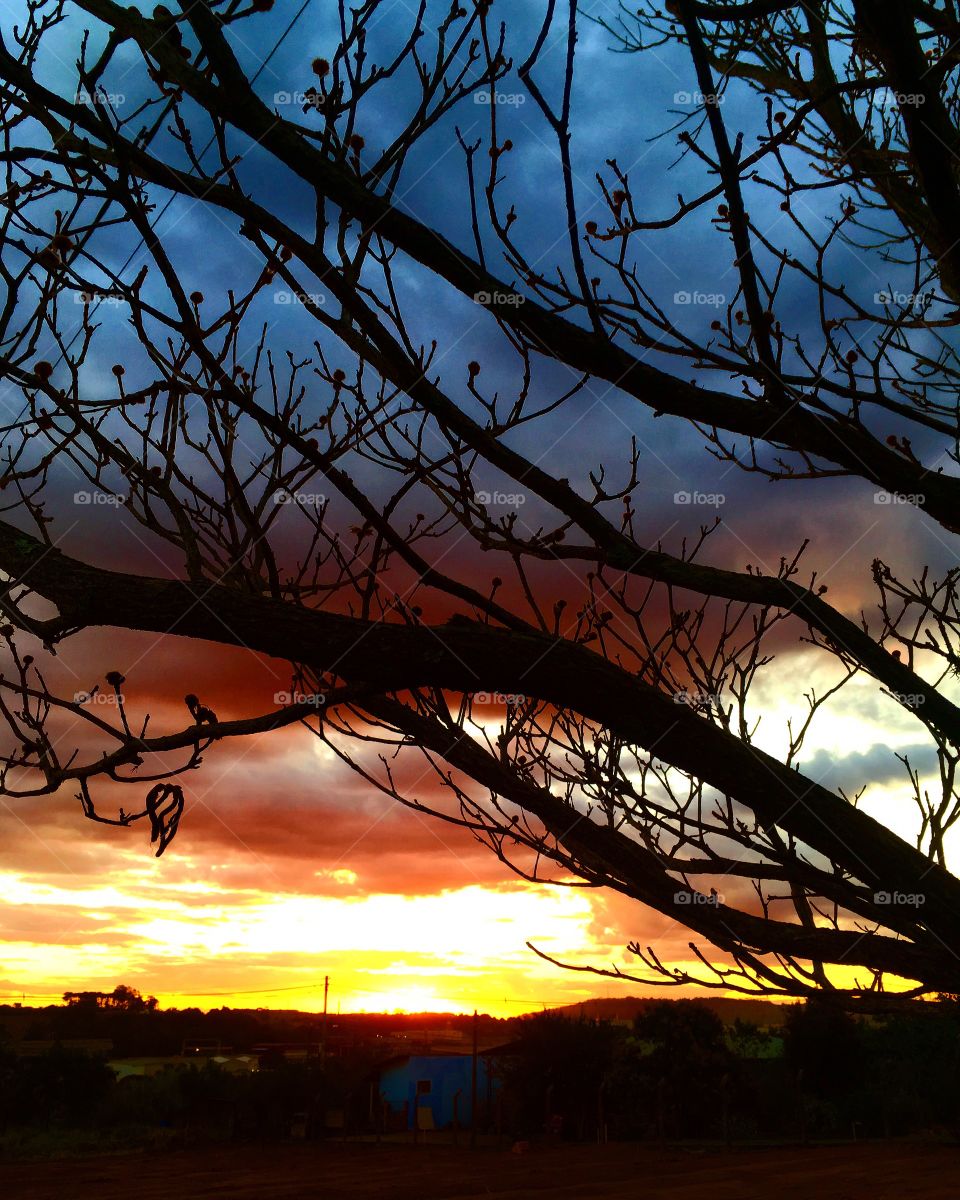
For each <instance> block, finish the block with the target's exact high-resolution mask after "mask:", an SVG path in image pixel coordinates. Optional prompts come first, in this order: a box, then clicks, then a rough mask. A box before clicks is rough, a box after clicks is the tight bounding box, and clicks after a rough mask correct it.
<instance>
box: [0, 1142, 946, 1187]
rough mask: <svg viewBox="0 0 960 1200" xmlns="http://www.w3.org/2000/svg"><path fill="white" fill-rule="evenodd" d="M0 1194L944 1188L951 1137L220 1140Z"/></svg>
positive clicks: (17, 1182) (25, 1179) (29, 1170)
mask: <svg viewBox="0 0 960 1200" xmlns="http://www.w3.org/2000/svg"><path fill="white" fill-rule="evenodd" d="M0 1196H3V1197H4V1198H5V1200H94V1198H95V1200H121V1197H122V1198H123V1200H313V1198H316V1200H321V1198H322V1200H374V1198H376V1200H466V1198H467V1197H475V1196H495V1197H499V1200H519V1198H520V1197H534V1198H542V1200H546V1198H547V1197H550V1198H551V1200H553V1198H569V1200H594V1198H595V1200H951V1198H953V1197H958V1196H960V1148H952V1147H945V1146H918V1145H899V1144H893V1145H891V1144H888V1143H885V1144H880V1145H878V1144H869V1143H860V1144H859V1145H856V1146H829V1147H812V1148H807V1149H801V1148H799V1147H797V1148H791V1149H765V1150H730V1151H726V1152H723V1151H719V1150H710V1151H704V1152H700V1153H696V1152H692V1151H683V1150H669V1151H661V1150H646V1149H643V1150H639V1149H637V1147H635V1146H625V1145H616V1146H612V1145H611V1146H559V1147H552V1148H547V1147H535V1148H534V1149H533V1150H531V1151H530V1153H528V1154H523V1155H516V1154H512V1153H510V1151H508V1150H487V1149H480V1150H473V1151H471V1150H468V1149H466V1148H462V1147H461V1148H459V1149H457V1148H454V1147H433V1146H422V1145H421V1146H396V1145H392V1146H385V1145H384V1146H377V1145H329V1144H327V1145H298V1146H283V1147H270V1148H258V1147H251V1146H246V1147H239V1148H233V1147H218V1148H216V1149H212V1150H204V1151H189V1152H188V1151H176V1152H173V1153H170V1154H168V1155H164V1156H157V1155H151V1156H144V1155H134V1154H131V1155H124V1156H118V1157H111V1158H87V1159H78V1160H70V1161H58V1162H34V1163H8V1164H0Z"/></svg>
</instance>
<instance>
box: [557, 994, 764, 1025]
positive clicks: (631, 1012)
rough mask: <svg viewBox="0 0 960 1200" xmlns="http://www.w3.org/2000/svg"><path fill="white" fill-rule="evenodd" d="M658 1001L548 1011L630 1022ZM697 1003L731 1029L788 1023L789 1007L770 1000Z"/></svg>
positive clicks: (617, 1000) (626, 1000)
mask: <svg viewBox="0 0 960 1200" xmlns="http://www.w3.org/2000/svg"><path fill="white" fill-rule="evenodd" d="M691 999H693V997H690V998H685V999H684V1000H679V999H678V1000H674V999H673V998H672V997H668V996H667V997H663V1000H666V1001H667V1002H668V1003H673V1004H683V1003H690V1000H691ZM663 1000H661V998H660V997H656V996H654V997H649V996H647V997H641V996H626V997H614V998H605V997H598V998H597V999H595V1000H584V1001H583V1002H582V1003H581V1004H567V1005H564V1006H563V1007H562V1008H554V1009H551V1010H550V1011H551V1012H554V1013H557V1014H558V1015H560V1016H565V1017H578V1016H580V1015H581V1013H582V1014H583V1016H585V1017H599V1018H600V1019H601V1020H605V1021H614V1020H622V1021H632V1020H633V1018H634V1017H635V1016H636V1015H637V1013H639V1012H642V1011H643V1010H644V1009H645V1008H649V1007H650V1005H651V1004H659V1003H662V1002H663ZM696 1002H697V1003H698V1004H702V1005H703V1006H704V1007H705V1008H709V1009H710V1011H711V1012H715V1013H716V1014H717V1016H718V1017H719V1018H720V1020H721V1021H723V1023H724V1025H732V1024H733V1023H734V1021H749V1022H750V1023H751V1024H753V1025H764V1026H776V1027H778V1028H779V1027H780V1026H781V1025H783V1024H784V1022H785V1021H786V1019H787V1012H788V1006H787V1005H786V1004H773V1003H771V1002H770V1001H769V1000H738V999H735V998H732V997H727V996H705V997H699V996H698V997H696Z"/></svg>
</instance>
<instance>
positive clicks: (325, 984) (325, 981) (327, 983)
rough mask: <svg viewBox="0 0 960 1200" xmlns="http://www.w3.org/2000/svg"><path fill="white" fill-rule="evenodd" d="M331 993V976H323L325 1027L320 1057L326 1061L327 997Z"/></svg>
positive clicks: (323, 1028)
mask: <svg viewBox="0 0 960 1200" xmlns="http://www.w3.org/2000/svg"><path fill="white" fill-rule="evenodd" d="M329 995H330V976H329V975H324V977H323V1027H322V1034H321V1042H320V1057H321V1059H323V1060H324V1061H326V1058H327V997H328V996H329Z"/></svg>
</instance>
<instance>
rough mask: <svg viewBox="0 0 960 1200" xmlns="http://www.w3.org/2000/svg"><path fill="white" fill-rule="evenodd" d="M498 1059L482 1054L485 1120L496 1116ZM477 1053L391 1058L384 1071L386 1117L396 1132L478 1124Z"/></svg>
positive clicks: (479, 1068)
mask: <svg viewBox="0 0 960 1200" xmlns="http://www.w3.org/2000/svg"><path fill="white" fill-rule="evenodd" d="M494 1061H495V1056H494V1055H492V1054H491V1053H490V1051H485V1052H484V1053H482V1054H479V1055H478V1056H477V1107H478V1108H479V1110H480V1113H479V1115H480V1118H481V1120H484V1119H486V1118H488V1117H489V1114H491V1113H492V1112H493V1106H494V1103H495V1100H496V1095H497V1092H498V1090H499V1086H500V1082H499V1079H498V1078H497V1075H496V1072H495V1070H494V1066H493V1064H494ZM472 1076H473V1055H471V1054H408V1055H400V1056H398V1057H396V1058H392V1059H389V1060H388V1061H387V1062H386V1063H384V1064H383V1065H382V1066H381V1067H380V1070H379V1079H378V1088H379V1092H380V1097H381V1101H382V1103H383V1104H384V1106H385V1109H384V1117H385V1123H386V1125H387V1127H388V1128H392V1129H420V1130H430V1129H448V1128H451V1127H452V1126H453V1125H454V1123H456V1124H457V1125H458V1126H460V1127H463V1128H466V1127H468V1126H469V1125H470V1124H471V1122H472V1120H473V1106H472V1092H473V1085H472Z"/></svg>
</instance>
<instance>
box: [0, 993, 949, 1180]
mask: <svg viewBox="0 0 960 1200" xmlns="http://www.w3.org/2000/svg"><path fill="white" fill-rule="evenodd" d="M8 1015H9V1014H8ZM783 1016H784V1018H785V1019H784V1021H783V1024H782V1025H780V1026H779V1027H769V1028H761V1027H759V1026H757V1025H754V1024H749V1023H747V1022H744V1021H735V1022H733V1023H732V1024H726V1025H725V1024H724V1023H723V1022H722V1021H721V1020H720V1018H719V1017H718V1016H717V1015H716V1014H715V1013H714V1012H713V1011H711V1010H710V1008H709V1007H708V1006H707V1005H706V1004H703V1003H700V1002H697V1001H678V1002H663V1003H655V1004H648V1005H646V1006H645V1007H644V1008H643V1009H642V1010H641V1011H640V1012H638V1014H637V1016H636V1017H635V1019H634V1021H633V1022H632V1024H630V1023H627V1022H621V1023H616V1024H615V1023H613V1022H598V1021H596V1020H594V1019H591V1018H584V1019H571V1018H569V1017H566V1016H559V1015H555V1014H542V1015H538V1016H533V1017H527V1018H521V1019H517V1020H515V1021H510V1022H494V1021H492V1020H489V1019H488V1023H487V1025H486V1029H485V1033H486V1036H487V1040H488V1041H489V1040H490V1034H491V1032H494V1033H496V1032H498V1031H499V1033H500V1035H501V1044H500V1046H499V1047H498V1048H497V1051H496V1059H495V1067H494V1068H493V1072H494V1076H495V1079H496V1088H495V1091H494V1092H493V1093H492V1094H491V1095H489V1096H487V1097H486V1098H481V1103H480V1105H479V1118H478V1133H479V1134H480V1135H481V1140H483V1139H486V1140H487V1141H488V1142H491V1143H492V1144H495V1145H497V1146H501V1147H508V1146H510V1145H513V1144H514V1143H516V1142H518V1141H519V1142H522V1143H529V1144H530V1146H532V1147H534V1148H536V1147H537V1146H544V1145H548V1144H549V1145H556V1144H558V1143H561V1142H564V1143H569V1142H594V1143H596V1142H598V1141H600V1142H607V1141H631V1142H646V1143H649V1144H651V1145H654V1146H656V1145H660V1146H666V1145H669V1144H677V1143H684V1144H689V1143H691V1142H699V1143H716V1144H718V1145H723V1144H749V1143H766V1144H770V1143H784V1142H802V1141H818V1140H831V1139H848V1140H858V1139H887V1138H902V1137H905V1136H917V1135H921V1136H926V1137H932V1138H935V1139H937V1140H939V1141H941V1142H943V1143H953V1142H954V1141H955V1140H956V1137H957V1133H958V1130H960V1097H958V1090H957V1087H956V1081H957V1078H958V1075H960V1006H958V1005H957V1004H956V1002H955V1001H953V1000H944V1001H942V1002H940V1003H937V1004H923V1005H918V1006H915V1008H913V1009H911V1010H910V1011H908V1012H905V1013H899V1014H893V1015H890V1014H886V1015H874V1016H870V1017H865V1016H860V1017H852V1016H850V1015H849V1014H847V1013H844V1012H842V1011H840V1010H837V1009H834V1008H831V1007H829V1006H827V1005H826V1004H824V1003H823V1002H808V1003H806V1004H803V1005H796V1006H791V1007H790V1008H789V1009H787V1010H786V1011H785V1012H784V1013H783ZM23 1018H24V1014H22V1013H21V1014H19V1019H20V1020H21V1021H22V1020H23ZM366 1020H368V1021H369V1024H368V1026H367V1027H366V1033H365V1034H361V1033H358V1032H357V1031H356V1029H355V1030H354V1031H353V1032H352V1033H350V1034H348V1035H344V1034H343V1031H342V1028H341V1024H339V1023H338V1024H337V1025H336V1026H333V1027H332V1028H330V1029H329V1030H328V1033H329V1035H330V1038H329V1043H328V1044H327V1045H326V1046H325V1045H324V1044H323V1043H322V1042H320V1041H319V1040H318V1031H322V1029H323V1026H322V1018H320V1017H318V1016H316V1015H314V1014H297V1013H292V1014H270V1013H257V1012H230V1011H228V1010H223V1011H221V1012H220V1013H210V1014H199V1013H193V1014H191V1013H190V1012H189V1011H186V1012H177V1011H173V1012H157V1011H155V1010H154V1009H151V1008H149V1007H146V1006H144V1007H141V1008H138V1007H137V1006H136V1005H132V1006H130V1007H127V1008H124V1007H120V1008H116V1007H114V1008H108V1009H98V1010H96V1011H95V1012H93V1013H91V1012H90V1011H88V1012H87V1013H86V1014H85V1018H84V1020H83V1022H82V1024H78V1021H79V1017H78V1015H77V1012H76V1008H75V1007H74V1008H58V1009H49V1010H46V1011H45V1012H43V1013H39V1014H36V1017H35V1020H34V1022H33V1024H32V1025H31V1026H29V1027H28V1031H29V1032H31V1033H34V1034H38V1033H42V1032H46V1033H47V1035H48V1040H47V1042H43V1041H40V1042H37V1041H36V1040H34V1041H32V1042H31V1041H25V1040H23V1039H21V1040H19V1041H12V1040H8V1041H7V1043H6V1045H3V1044H0V1153H2V1155H3V1156H4V1157H5V1158H7V1159H10V1158H18V1157H29V1158H36V1157H55V1156H63V1155H68V1156H69V1155H71V1154H76V1153H90V1152H94V1153H96V1152H112V1151H116V1150H130V1149H131V1148H147V1149H149V1148H155V1149H160V1148H162V1149H164V1150H165V1151H168V1152H169V1151H171V1150H173V1149H178V1148H184V1149H187V1148H191V1147H203V1146H213V1145H215V1144H230V1145H239V1144H243V1143H279V1142H285V1141H286V1142H289V1141H300V1140H306V1141H319V1140H324V1139H326V1140H341V1139H346V1138H352V1137H364V1136H365V1137H367V1138H369V1139H371V1140H378V1139H380V1138H381V1137H385V1138H387V1139H389V1138H397V1137H400V1138H408V1137H412V1134H409V1133H407V1132H406V1131H405V1130H404V1129H403V1126H399V1127H398V1126H396V1125H394V1126H385V1123H384V1120H383V1117H382V1108H381V1106H380V1104H379V1102H378V1100H379V1069H380V1067H381V1066H382V1065H383V1064H384V1063H385V1062H387V1061H388V1060H392V1061H395V1060H396V1059H397V1057H398V1047H399V1048H400V1050H401V1051H402V1049H403V1047H404V1046H406V1047H407V1050H406V1052H407V1053H424V1052H425V1051H424V1047H423V1046H422V1045H421V1046H419V1047H418V1046H417V1045H416V1042H415V1040H411V1041H406V1040H405V1039H407V1038H411V1039H415V1038H416V1036H418V1035H417V1026H418V1024H419V1026H421V1027H422V1026H423V1025H424V1022H425V1021H428V1020H432V1021H433V1023H434V1024H435V1025H436V1023H437V1018H436V1017H435V1016H434V1017H432V1018H429V1017H426V1018H424V1017H421V1018H415V1017H392V1018H390V1017H380V1018H368V1019H366ZM456 1020H457V1019H454V1020H453V1021H451V1022H450V1024H451V1025H453V1024H455V1023H456ZM459 1020H460V1021H461V1022H464V1021H468V1020H469V1018H461V1019H459ZM398 1023H399V1025H400V1026H401V1030H402V1032H401V1034H400V1039H401V1040H400V1041H398V1040H397V1037H396V1035H395V1032H394V1035H390V1034H389V1033H388V1032H387V1031H388V1030H389V1029H390V1028H392V1029H393V1030H394V1031H395V1030H396V1027H397V1025H398ZM58 1026H59V1027H60V1029H61V1032H60V1033H59V1034H55V1032H54V1031H55V1030H56V1028H57V1027H58ZM8 1027H9V1026H8ZM77 1028H82V1029H84V1030H85V1031H86V1036H87V1038H88V1039H90V1038H91V1036H92V1035H91V1031H92V1030H99V1032H100V1035H101V1038H102V1040H103V1042H104V1046H98V1045H97V1044H95V1043H94V1044H92V1045H91V1043H90V1041H89V1040H88V1043H87V1044H86V1045H78V1044H77V1038H78V1035H77V1033H76V1029H77ZM421 1032H422V1033H423V1035H424V1036H426V1031H424V1030H422V1028H421ZM51 1033H54V1036H52V1037H51V1036H49V1035H51ZM265 1033H266V1034H270V1035H272V1037H266V1036H265ZM296 1034H299V1035H300V1040H298V1039H297V1038H296V1037H295V1036H294V1035H296ZM304 1034H306V1035H307V1036H306V1037H304ZM310 1034H312V1035H313V1037H314V1040H313V1042H311V1041H310V1040H309V1035H310ZM198 1035H204V1036H205V1037H206V1045H205V1047H204V1046H203V1044H202V1043H201V1039H200V1037H199V1036H198ZM191 1038H193V1041H191ZM228 1039H229V1045H228V1044H227V1042H228ZM111 1042H114V1043H115V1045H116V1050H114V1051H110V1050H107V1049H106V1048H105V1046H109V1045H110V1043H111ZM198 1047H200V1049H201V1051H202V1052H199V1053H198V1052H197V1049H198ZM182 1050H186V1053H181V1051H182ZM118 1051H119V1054H118ZM244 1051H245V1052H246V1056H247V1059H248V1060H251V1059H252V1061H251V1062H248V1066H249V1067H252V1068H253V1069H244V1070H242V1071H240V1072H237V1071H236V1070H235V1069H233V1067H234V1066H235V1060H236V1056H237V1055H239V1054H240V1053H241V1052H244ZM428 1052H429V1051H428ZM447 1052H448V1053H460V1052H461V1051H457V1050H453V1051H447ZM434 1053H435V1051H434ZM465 1053H467V1054H469V1053H470V1050H469V1047H467V1049H466V1051H465ZM136 1054H139V1055H141V1056H142V1055H149V1054H153V1055H166V1056H169V1061H166V1060H165V1061H163V1062H155V1063H153V1065H152V1067H151V1070H153V1071H155V1073H153V1074H149V1073H148V1074H144V1075H129V1076H127V1077H121V1078H118V1070H117V1064H118V1059H119V1058H120V1057H123V1056H124V1055H126V1056H130V1055H136ZM218 1059H219V1061H218ZM134 1061H136V1060H134V1059H131V1058H127V1059H126V1062H127V1063H128V1064H129V1063H130V1062H134ZM108 1064H109V1065H108ZM455 1132H456V1131H452V1130H449V1129H447V1130H440V1131H438V1132H436V1133H432V1132H431V1133H429V1134H426V1135H421V1140H426V1141H427V1142H430V1141H431V1140H432V1141H434V1142H438V1141H439V1142H444V1141H446V1142H449V1141H451V1140H452V1139H453V1137H454V1136H455ZM459 1137H460V1140H461V1142H466V1141H467V1139H468V1132H467V1130H460V1131H459Z"/></svg>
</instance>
